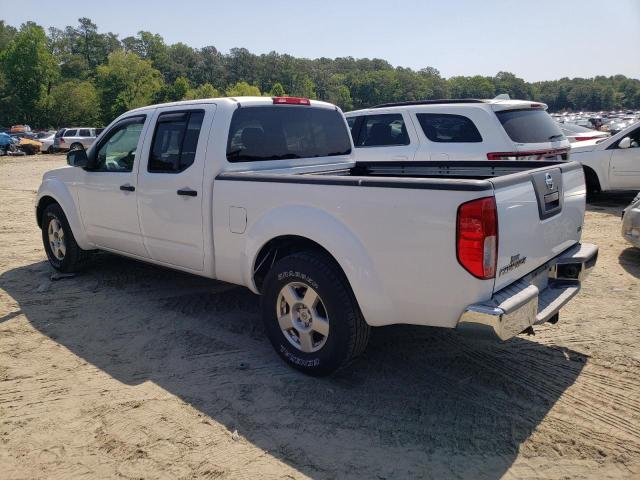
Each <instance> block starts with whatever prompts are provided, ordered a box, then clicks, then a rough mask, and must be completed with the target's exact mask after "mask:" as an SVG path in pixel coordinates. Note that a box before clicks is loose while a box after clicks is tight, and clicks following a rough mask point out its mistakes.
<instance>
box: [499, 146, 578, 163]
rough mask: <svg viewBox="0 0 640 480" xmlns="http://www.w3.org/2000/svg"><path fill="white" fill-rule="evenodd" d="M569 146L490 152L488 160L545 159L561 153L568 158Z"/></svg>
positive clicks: (564, 157)
mask: <svg viewBox="0 0 640 480" xmlns="http://www.w3.org/2000/svg"><path fill="white" fill-rule="evenodd" d="M568 152H569V149H568V148H556V149H553V150H531V151H524V152H489V153H487V159H488V160H544V159H545V158H547V157H553V156H556V155H560V156H561V157H562V159H563V160H566V155H567V153H568Z"/></svg>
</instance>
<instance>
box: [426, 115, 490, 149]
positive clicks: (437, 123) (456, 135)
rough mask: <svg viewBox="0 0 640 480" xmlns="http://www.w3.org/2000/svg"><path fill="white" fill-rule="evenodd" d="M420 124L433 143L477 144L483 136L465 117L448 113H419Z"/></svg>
mask: <svg viewBox="0 0 640 480" xmlns="http://www.w3.org/2000/svg"><path fill="white" fill-rule="evenodd" d="M416 117H418V122H420V127H422V131H423V132H424V134H425V136H426V137H427V138H428V139H429V140H431V141H432V142H440V143H476V142H482V135H480V132H479V131H478V129H477V127H476V126H475V124H474V123H473V122H472V121H471V120H470V119H469V118H467V117H465V116H463V115H451V114H446V113H418V114H416Z"/></svg>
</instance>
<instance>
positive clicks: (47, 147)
mask: <svg viewBox="0 0 640 480" xmlns="http://www.w3.org/2000/svg"><path fill="white" fill-rule="evenodd" d="M55 136H56V134H55V133H52V134H50V135H49V136H48V137H43V138H41V139H40V143H42V146H41V147H40V151H41V152H42V153H54V151H55V150H54V146H53V142H54V140H55Z"/></svg>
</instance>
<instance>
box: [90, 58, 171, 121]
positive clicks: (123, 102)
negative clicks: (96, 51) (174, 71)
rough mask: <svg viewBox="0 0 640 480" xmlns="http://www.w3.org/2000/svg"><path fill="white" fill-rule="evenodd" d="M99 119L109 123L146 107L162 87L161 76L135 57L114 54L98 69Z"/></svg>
mask: <svg viewBox="0 0 640 480" xmlns="http://www.w3.org/2000/svg"><path fill="white" fill-rule="evenodd" d="M96 73H97V76H96V82H97V85H98V89H99V92H100V103H101V105H102V116H103V120H104V122H105V123H109V122H110V121H111V120H113V119H114V118H115V117H117V116H118V115H120V114H122V113H124V112H126V111H127V110H130V109H132V108H137V107H142V106H145V105H149V104H151V103H152V102H153V100H154V99H155V98H157V95H158V92H159V91H160V90H161V89H162V86H163V84H164V82H163V80H162V75H161V74H160V72H159V71H158V70H156V69H155V68H153V67H152V66H151V62H150V61H148V60H143V59H141V58H140V57H139V56H138V55H136V54H135V53H127V52H124V51H117V52H114V53H112V54H111V55H109V60H108V62H107V64H106V65H100V66H99V67H98V69H97V72H96Z"/></svg>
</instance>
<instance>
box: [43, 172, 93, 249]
mask: <svg viewBox="0 0 640 480" xmlns="http://www.w3.org/2000/svg"><path fill="white" fill-rule="evenodd" d="M54 203H57V204H58V205H60V208H61V209H62V211H63V212H64V214H65V216H66V217H67V222H69V227H70V228H71V231H72V232H73V236H74V238H75V239H76V243H77V244H78V246H79V247H80V248H82V249H84V250H91V249H93V248H94V246H93V245H92V244H91V242H89V240H88V238H87V236H86V235H85V232H84V228H83V225H82V220H81V219H80V213H79V209H78V206H77V205H76V202H75V201H74V197H73V196H72V195H71V192H69V190H68V189H67V187H66V185H65V184H64V182H61V181H59V180H56V179H46V180H45V181H44V182H43V184H42V186H41V187H40V191H39V192H38V198H37V203H36V221H37V223H38V227H39V228H42V227H43V226H42V215H43V214H44V211H45V209H46V208H47V207H48V206H49V205H51V204H54Z"/></svg>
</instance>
